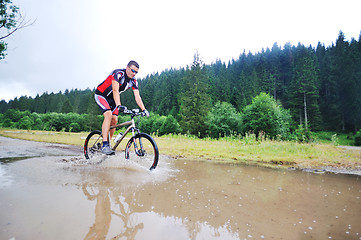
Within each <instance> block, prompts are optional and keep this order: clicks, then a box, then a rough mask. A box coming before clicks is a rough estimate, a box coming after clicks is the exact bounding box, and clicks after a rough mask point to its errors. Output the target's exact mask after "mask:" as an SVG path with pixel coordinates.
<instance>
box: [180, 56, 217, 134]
mask: <svg viewBox="0 0 361 240" xmlns="http://www.w3.org/2000/svg"><path fill="white" fill-rule="evenodd" d="M207 77H208V76H207V73H206V71H205V68H204V67H203V63H202V61H201V59H200V56H199V54H198V52H196V54H195V55H194V60H193V64H192V66H191V68H190V69H189V70H188V71H187V73H186V75H185V77H184V78H183V82H182V85H183V88H182V89H183V91H184V92H183V93H181V97H180V110H179V112H180V116H181V121H180V125H181V128H182V129H183V131H184V132H185V133H187V132H189V133H190V134H193V135H197V136H200V137H203V136H205V134H206V127H205V124H204V122H205V118H206V116H207V113H208V111H209V107H210V97H209V95H208V94H207V85H206V81H207Z"/></svg>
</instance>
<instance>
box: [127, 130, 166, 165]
mask: <svg viewBox="0 0 361 240" xmlns="http://www.w3.org/2000/svg"><path fill="white" fill-rule="evenodd" d="M125 158H126V159H129V160H132V161H134V162H136V163H138V164H139V165H141V166H143V167H145V168H147V169H148V168H149V170H152V169H155V168H156V167H157V164H158V159H159V151H158V146H157V144H156V143H155V141H154V139H153V138H152V137H151V136H149V135H148V134H145V133H139V134H137V135H135V136H133V137H132V138H130V139H129V141H128V143H127V146H126V148H125Z"/></svg>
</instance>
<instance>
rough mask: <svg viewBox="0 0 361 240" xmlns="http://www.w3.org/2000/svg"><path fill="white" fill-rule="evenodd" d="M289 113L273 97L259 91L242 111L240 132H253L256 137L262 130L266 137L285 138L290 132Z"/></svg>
mask: <svg viewBox="0 0 361 240" xmlns="http://www.w3.org/2000/svg"><path fill="white" fill-rule="evenodd" d="M290 124H291V115H290V113H289V111H288V110H285V109H284V108H283V107H282V106H281V105H280V104H279V103H277V102H276V101H275V100H274V98H273V97H271V96H270V95H268V94H266V93H260V94H259V95H258V96H256V97H254V98H253V100H252V104H250V105H248V106H246V107H245V108H244V109H243V113H242V134H243V135H245V134H246V133H250V132H252V133H254V134H255V135H256V138H257V139H258V137H259V134H260V133H261V132H263V133H264V134H265V136H266V138H271V139H287V138H288V137H289V134H290Z"/></svg>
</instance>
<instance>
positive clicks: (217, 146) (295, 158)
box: [0, 129, 361, 170]
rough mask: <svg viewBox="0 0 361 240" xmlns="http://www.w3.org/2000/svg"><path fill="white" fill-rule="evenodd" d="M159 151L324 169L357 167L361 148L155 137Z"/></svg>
mask: <svg viewBox="0 0 361 240" xmlns="http://www.w3.org/2000/svg"><path fill="white" fill-rule="evenodd" d="M87 134H88V133H67V132H47V131H26V130H13V129H11V130H9V129H0V135H2V136H6V137H12V138H21V139H26V140H32V141H42V142H53V143H64V144H72V145H77V146H82V145H83V143H84V139H85V137H86V136H87ZM155 139H156V142H157V144H158V147H159V150H160V153H161V154H163V155H168V156H171V157H173V158H184V159H190V160H212V161H224V162H225V161H227V162H234V163H243V164H255V165H262V166H267V167H294V168H323V167H336V168H347V169H354V170H360V169H361V151H360V150H359V149H346V148H340V147H337V146H335V145H333V144H332V143H313V144H299V143H295V142H279V141H269V140H266V141H262V142H257V141H255V139H254V138H252V137H248V138H245V139H242V140H239V139H220V140H214V139H198V138H193V137H187V136H162V137H155ZM124 144H125V143H124Z"/></svg>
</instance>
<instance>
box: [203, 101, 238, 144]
mask: <svg viewBox="0 0 361 240" xmlns="http://www.w3.org/2000/svg"><path fill="white" fill-rule="evenodd" d="M240 123H241V115H240V114H239V113H237V111H236V109H235V108H234V107H233V106H232V104H230V103H226V102H222V103H220V102H218V103H216V104H215V105H214V107H213V108H212V109H211V111H210V112H209V113H208V115H207V117H206V121H205V124H206V126H207V129H208V130H207V134H208V136H210V137H211V138H220V137H227V136H231V135H237V134H238V133H239V129H238V126H239V124H240Z"/></svg>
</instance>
